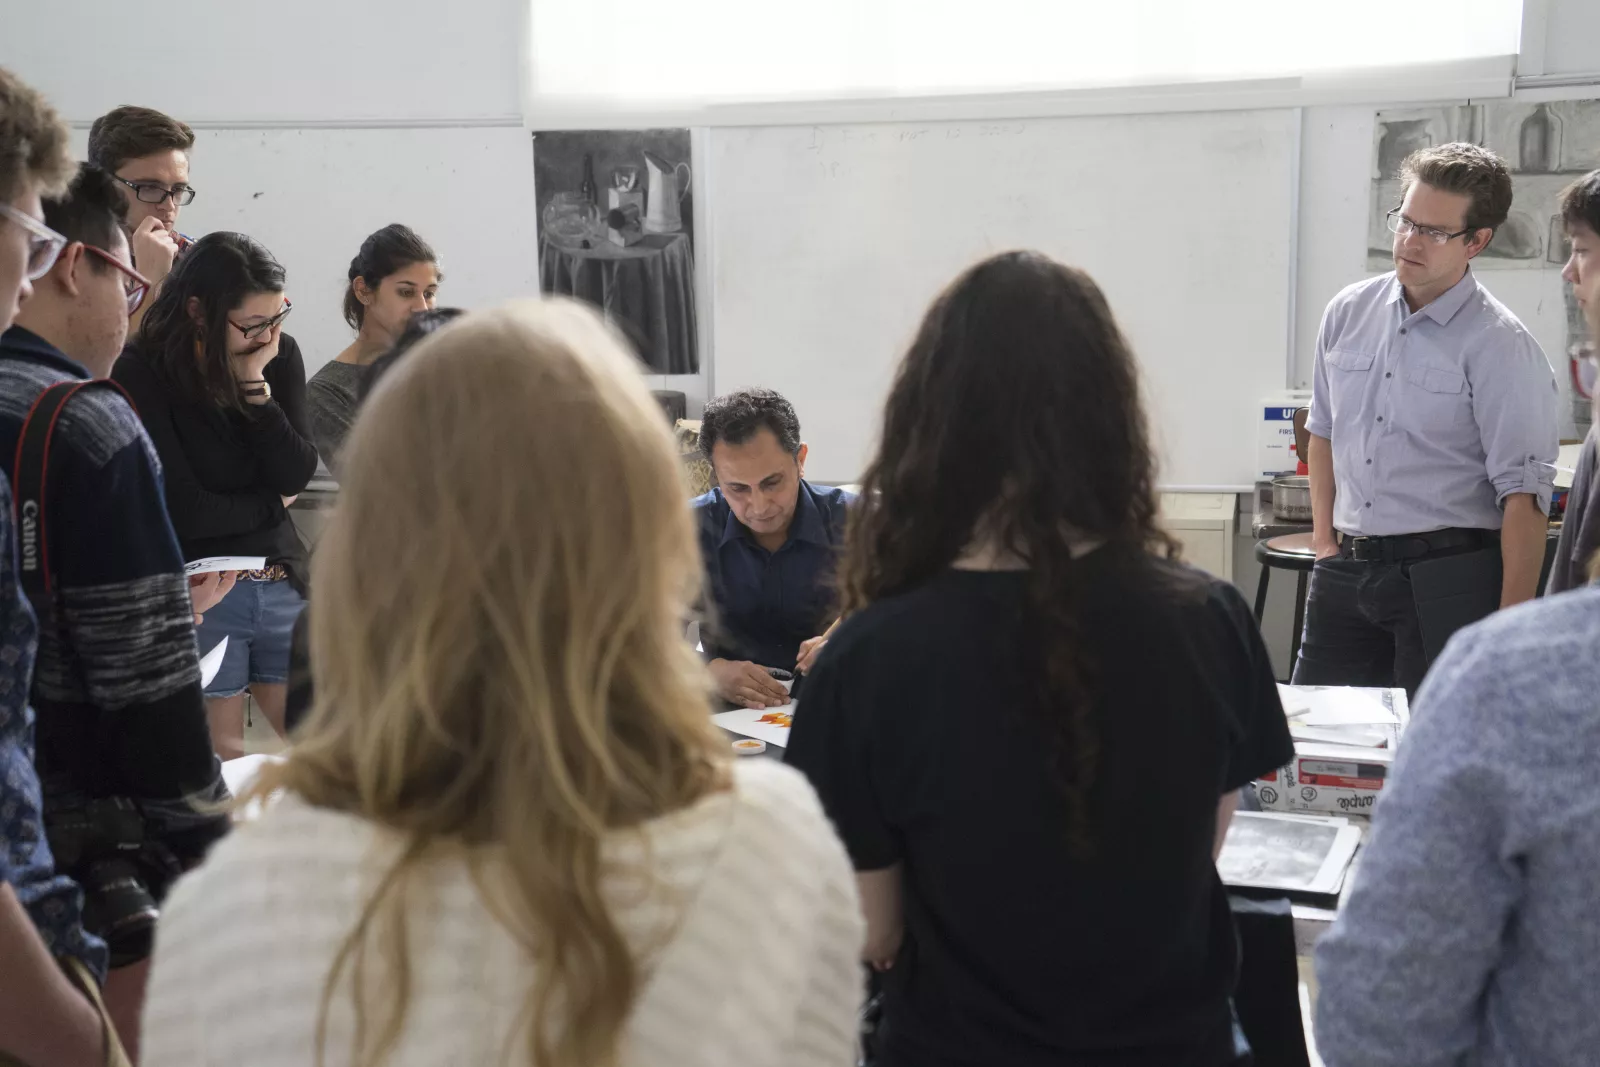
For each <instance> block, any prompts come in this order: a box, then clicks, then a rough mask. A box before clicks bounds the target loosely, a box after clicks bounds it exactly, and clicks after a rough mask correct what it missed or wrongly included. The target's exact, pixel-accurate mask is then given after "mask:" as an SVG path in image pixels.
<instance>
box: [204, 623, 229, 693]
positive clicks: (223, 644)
mask: <svg viewBox="0 0 1600 1067" xmlns="http://www.w3.org/2000/svg"><path fill="white" fill-rule="evenodd" d="M227 654H228V635H227V634H223V635H222V640H221V641H218V642H217V647H216V648H213V649H212V650H211V651H210V652H207V653H206V654H205V655H203V656H201V657H200V688H201V689H204V688H205V687H206V686H208V685H210V684H211V683H212V682H213V681H215V680H216V677H217V672H218V671H220V670H221V669H222V657H223V656H225V655H227Z"/></svg>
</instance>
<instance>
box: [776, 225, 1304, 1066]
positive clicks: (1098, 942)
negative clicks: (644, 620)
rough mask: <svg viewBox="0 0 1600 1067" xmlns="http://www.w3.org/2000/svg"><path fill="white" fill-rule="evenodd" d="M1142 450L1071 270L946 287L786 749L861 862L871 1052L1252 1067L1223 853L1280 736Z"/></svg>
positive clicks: (1024, 271) (1131, 379)
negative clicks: (1243, 1045)
mask: <svg viewBox="0 0 1600 1067" xmlns="http://www.w3.org/2000/svg"><path fill="white" fill-rule="evenodd" d="M1154 467H1155V464H1154V459H1153V457H1152V454H1151V447H1150V443H1149V439H1148V433H1147V430H1146V423H1145V418H1144V413H1143V410H1142V408H1141V405H1140V399H1139V383H1138V369H1137V366H1136V364H1135V361H1134V358H1133V354H1132V352H1131V351H1130V350H1129V348H1128V345H1127V342H1126V341H1125V340H1124V339H1123V337H1122V334H1121V332H1120V331H1119V330H1118V328H1117V325H1116V322H1115V320H1114V318H1113V316H1112V314H1111V309H1110V308H1109V307H1108V306H1107V304H1106V300H1105V297H1104V296H1103V295H1102V294H1101V292H1100V289H1099V288H1098V287H1097V286H1096V285H1095V283H1094V281H1093V280H1092V279H1091V278H1090V277H1089V276H1088V275H1087V274H1085V273H1083V272H1082V271H1078V270H1073V269H1071V268H1068V267H1065V266H1062V265H1061V264H1059V263H1056V262H1054V261H1052V260H1050V259H1048V258H1046V257H1044V256H1042V255H1038V254H1034V253H1027V252H1017V253H1008V254H1005V255H1001V256H996V257H994V258H992V259H989V260H987V261H985V262H983V263H980V264H979V265H977V266H976V267H973V268H972V269H970V270H968V271H967V272H966V273H965V274H963V275H962V276H961V277H960V278H958V279H957V280H956V282H955V283H954V284H953V285H952V286H951V287H950V288H949V289H948V290H947V291H946V292H945V293H944V294H943V295H942V296H940V297H939V298H938V300H936V301H935V302H934V304H933V306H932V307H931V308H930V309H929V311H928V313H927V316H926V318H925V319H924V320H923V323H922V327H921V330H920V332H919V333H918V335H917V337H916V339H915V341H914V342H913V344H912V345H911V349H910V351H909V353H908V354H907V355H906V357H905V360H904V362H903V363H902V365H901V367H900V370H899V373H898V375H897V377H896V379H895V382H894V386H893V389H892V390H891V392H890V395H889V399H888V402H887V406H886V409H885V412H884V421H883V427H882V437H881V443H880V445H879V449H878V454H877V455H876V457H875V458H874V459H873V460H872V462H871V464H870V465H869V467H868V469H867V473H866V476H865V478H864V480H863V481H864V484H863V492H862V496H861V509H860V511H859V512H858V513H857V515H856V516H855V517H854V519H853V520H852V525H851V527H850V531H849V534H848V536H847V547H846V552H845V558H844V561H843V566H842V569H841V574H840V583H841V587H842V592H843V605H842V606H843V609H844V612H845V614H846V616H847V618H846V620H845V622H844V623H843V625H841V626H840V627H839V629H838V631H837V632H836V633H835V634H834V636H833V638H832V640H831V641H830V642H829V644H828V646H827V648H826V650H825V651H824V652H823V653H822V656H821V657H820V660H819V662H818V664H817V666H816V668H815V669H814V672H813V674H812V675H811V677H810V679H809V680H808V682H807V684H806V693H805V698H804V700H803V701H802V704H803V707H802V708H800V709H799V710H798V711H797V712H796V716H795V725H794V731H793V737H792V738H791V740H790V744H789V748H788V750H787V755H788V759H789V760H790V761H791V762H793V763H795V764H796V765H798V766H799V767H801V768H802V769H803V770H805V771H806V772H807V774H808V775H809V776H810V777H811V779H812V782H813V784H815V786H816V787H817V790H818V792H819V793H820V794H821V796H822V799H823V803H824V805H825V806H826V808H827V810H828V814H829V815H830V816H831V817H832V819H833V821H834V823H835V825H836V826H837V827H838V829H839V833H840V835H841V837H842V838H843V839H844V841H845V844H846V846H847V847H848V848H849V850H850V853H851V856H852V858H853V860H854V861H855V866H856V870H857V876H858V880H859V882H860V889H861V893H862V903H863V908H864V910H865V911H866V915H867V921H868V944H867V946H866V951H865V959H866V960H867V962H869V963H871V964H872V965H873V966H875V967H876V968H877V969H878V970H880V971H885V972H887V973H886V974H885V975H884V986H885V1018H886V1026H885V1039H884V1047H883V1048H882V1050H881V1062H882V1063H883V1064H886V1065H888V1067H896V1065H904V1064H917V1065H934V1067H944V1065H955V1064H972V1065H982V1067H998V1065H1012V1064H1040V1065H1043V1064H1051V1065H1059V1064H1069V1063H1072V1064H1076V1063H1094V1064H1103V1063H1138V1064H1172V1065H1178V1064H1182V1065H1184V1067H1209V1065H1220V1064H1231V1063H1235V1062H1237V1061H1238V1057H1239V1056H1240V1053H1241V1050H1240V1048H1239V1045H1238V1043H1237V1041H1236V1036H1235V1028H1234V1026H1233V1023H1232V1015H1231V1011H1230V1007H1229V998H1230V995H1231V992H1232V987H1233V983H1234V979H1235V966H1236V961H1235V947H1234V945H1235V942H1234V933H1233V927H1232V919H1231V916H1230V914H1229V910H1228V904H1227V898H1226V895H1225V893H1224V890H1223V887H1222V884H1221V882H1220V881H1219V879H1218V878H1217V873H1216V868H1215V865H1214V859H1215V851H1214V850H1215V845H1216V842H1217V841H1218V840H1220V836H1221V833H1222V832H1223V831H1224V830H1225V829H1226V826H1227V821H1228V819H1229V818H1231V816H1232V812H1233V807H1234V804H1235V802H1236V798H1237V791H1238V790H1239V789H1240V788H1241V787H1243V786H1244V785H1245V784H1246V783H1248V782H1249V781H1251V780H1252V779H1254V778H1256V777H1257V776H1258V775H1261V774H1263V773H1265V772H1267V771H1269V770H1272V769H1273V768H1275V767H1277V766H1280V765H1281V764H1283V763H1285V762H1287V761H1288V759H1289V758H1290V756H1291V754H1292V747H1291V744H1290V740H1289V734H1288V729H1287V726H1286V724H1285V721H1284V717H1283V711H1282V708H1281V706H1280V704H1279V702H1278V695H1277V691H1276V688H1275V686H1274V683H1273V675H1272V670H1271V667H1270V664H1269V662H1268V659H1267V655H1266V651H1265V649H1264V648H1263V647H1262V643H1261V638H1260V634H1259V632H1258V631H1257V629H1256V626H1255V623H1254V620H1253V619H1252V618H1251V615H1250V612H1249V609H1248V608H1247V607H1246V605H1245V603H1244V600H1243V598H1242V597H1241V596H1240V595H1239V593H1238V592H1237V591H1236V590H1235V589H1234V588H1233V587H1232V586H1231V585H1228V584H1227V583H1225V582H1221V581H1216V580H1213V579H1211V578H1209V577H1208V576H1206V575H1205V574H1202V573H1201V572H1199V571H1196V570H1193V569H1190V568H1188V567H1185V566H1183V565H1182V564H1180V563H1178V562H1176V561H1175V560H1174V559H1173V556H1174V555H1175V552H1174V549H1175V545H1174V543H1173V541H1172V540H1171V539H1170V538H1169V537H1168V536H1167V535H1166V534H1165V533H1163V532H1162V530H1161V529H1160V527H1159V526H1158V524H1157V521H1156V502H1155V493H1154V480H1155V473H1154Z"/></svg>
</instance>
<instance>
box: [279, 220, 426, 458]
mask: <svg viewBox="0 0 1600 1067" xmlns="http://www.w3.org/2000/svg"><path fill="white" fill-rule="evenodd" d="M438 260H439V257H438V256H437V255H435V254H434V251H433V249H432V247H430V246H429V244H428V242H426V241H424V240H423V239H422V238H421V237H418V236H417V234H416V232H415V231H413V230H412V229H411V228H410V227H409V226H402V225H401V224H400V223H398V222H396V223H391V224H389V225H388V226H385V227H384V228H383V229H381V230H379V231H377V232H376V233H374V234H372V235H370V236H369V237H368V238H367V239H366V240H365V241H363V242H361V251H360V252H358V253H357V254H356V257H355V258H354V259H352V260H351V261H350V271H349V285H348V286H347V287H346V288H345V292H344V320H345V322H347V323H349V324H350V328H351V329H352V330H355V331H356V339H355V340H354V341H352V342H351V343H350V347H348V348H346V349H345V350H344V351H343V352H340V353H339V354H338V355H337V356H335V357H334V358H333V359H332V360H330V361H328V362H327V363H325V364H324V365H323V366H322V369H321V370H319V371H317V373H316V374H315V375H313V376H312V378H311V380H310V381H309V382H307V383H306V399H307V403H308V406H309V408H310V413H311V436H312V439H313V440H314V441H315V442H316V445H317V454H318V455H320V456H321V457H322V463H323V465H324V466H326V467H327V468H328V470H329V471H330V472H332V474H333V476H334V477H335V478H337V477H339V450H340V449H341V448H343V447H344V439H345V435H346V434H348V433H349V432H350V424H351V422H352V421H354V419H355V417H356V408H357V407H359V406H360V396H361V384H362V380H363V379H364V378H365V377H366V374H367V368H368V366H369V365H370V364H371V363H372V361H373V360H375V359H377V358H378V357H379V356H381V355H383V354H384V353H385V352H387V351H389V349H390V348H392V347H393V346H394V344H395V342H396V341H397V340H398V339H399V337H400V334H401V332H402V331H403V330H404V329H405V328H406V324H407V323H409V322H410V321H411V316H412V315H414V314H417V313H420V312H424V311H431V310H433V308H434V305H435V302H436V301H437V299H438V293H439V285H440V283H441V282H443V281H444V275H443V274H442V273H440V271H439V262H438Z"/></svg>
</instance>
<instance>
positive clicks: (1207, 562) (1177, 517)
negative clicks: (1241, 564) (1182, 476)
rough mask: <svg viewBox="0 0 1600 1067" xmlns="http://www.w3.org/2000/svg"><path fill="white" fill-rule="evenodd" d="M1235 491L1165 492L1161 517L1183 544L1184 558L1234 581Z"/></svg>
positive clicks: (1172, 533)
mask: <svg viewBox="0 0 1600 1067" xmlns="http://www.w3.org/2000/svg"><path fill="white" fill-rule="evenodd" d="M1238 515H1239V497H1238V495H1237V494H1235V493H1162V494H1161V503H1160V511H1159V513H1158V516H1157V518H1158V521H1159V522H1160V523H1161V526H1162V528H1163V529H1164V530H1166V531H1167V532H1168V533H1169V534H1171V535H1172V536H1173V537H1174V538H1176V539H1177V540H1178V543H1179V544H1181V545H1182V546H1183V561H1184V562H1185V563H1191V564H1193V565H1194V566H1196V567H1199V568H1200V569H1201V570H1203V571H1209V572H1210V573H1211V574H1213V575H1215V576H1216V577H1218V578H1221V579H1223V580H1224V581H1229V582H1231V581H1233V536H1234V532H1235V530H1236V528H1237V523H1238Z"/></svg>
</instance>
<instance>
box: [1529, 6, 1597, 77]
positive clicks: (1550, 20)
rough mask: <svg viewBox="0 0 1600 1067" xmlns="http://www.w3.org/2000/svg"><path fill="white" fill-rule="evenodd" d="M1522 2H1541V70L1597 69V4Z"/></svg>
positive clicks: (1583, 71)
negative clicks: (1542, 13) (1543, 39)
mask: <svg viewBox="0 0 1600 1067" xmlns="http://www.w3.org/2000/svg"><path fill="white" fill-rule="evenodd" d="M1524 3H1529V4H1533V3H1540V4H1543V5H1544V19H1545V41H1544V71H1543V72H1542V73H1546V74H1594V73H1597V72H1600V3H1596V0H1524ZM1524 49H1525V50H1526V45H1524Z"/></svg>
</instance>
